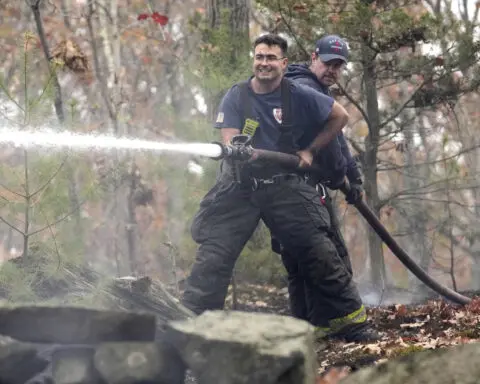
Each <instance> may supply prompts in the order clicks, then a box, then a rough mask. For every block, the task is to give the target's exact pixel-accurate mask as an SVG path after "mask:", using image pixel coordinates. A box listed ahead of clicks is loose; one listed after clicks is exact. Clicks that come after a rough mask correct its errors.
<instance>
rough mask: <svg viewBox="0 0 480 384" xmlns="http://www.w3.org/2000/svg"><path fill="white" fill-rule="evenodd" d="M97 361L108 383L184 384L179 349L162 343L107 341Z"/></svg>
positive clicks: (102, 346)
mask: <svg viewBox="0 0 480 384" xmlns="http://www.w3.org/2000/svg"><path fill="white" fill-rule="evenodd" d="M94 364H95V367H96V369H97V371H98V372H99V373H100V376H101V378H102V379H103V380H104V382H105V383H107V384H140V383H142V384H149V383H151V384H183V383H184V377H185V369H184V365H183V362H182V361H181V360H180V358H179V356H178V355H177V354H176V352H175V351H174V350H172V349H170V348H169V346H168V345H166V344H159V343H104V344H102V345H100V346H99V347H97V350H96V352H95V356H94Z"/></svg>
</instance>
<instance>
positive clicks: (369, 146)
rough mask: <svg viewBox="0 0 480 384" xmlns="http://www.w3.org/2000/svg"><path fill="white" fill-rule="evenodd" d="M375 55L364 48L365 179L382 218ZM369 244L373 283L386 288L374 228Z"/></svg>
mask: <svg viewBox="0 0 480 384" xmlns="http://www.w3.org/2000/svg"><path fill="white" fill-rule="evenodd" d="M374 60H375V59H374V56H373V54H372V52H371V51H370V49H369V48H368V47H366V46H363V47H362V61H363V76H364V80H363V81H364V85H365V91H366V98H367V100H366V102H367V116H368V131H369V133H368V135H367V137H366V138H365V156H364V157H363V158H364V164H363V169H364V176H365V194H366V197H367V201H368V204H369V205H370V207H371V209H372V210H373V212H374V213H375V215H377V216H378V217H379V216H380V198H379V195H378V184H377V153H378V146H379V143H380V117H379V109H378V95H377V81H376V72H375V61H374ZM368 245H369V251H370V272H371V280H372V284H373V285H374V286H376V287H382V286H384V285H385V284H386V281H385V276H386V275H385V261H384V258H383V249H382V240H381V239H380V238H379V237H378V235H377V234H376V233H375V231H374V230H373V229H372V228H370V227H369V228H368Z"/></svg>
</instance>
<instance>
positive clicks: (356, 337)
mask: <svg viewBox="0 0 480 384" xmlns="http://www.w3.org/2000/svg"><path fill="white" fill-rule="evenodd" d="M327 338H328V339H330V340H341V341H346V342H347V343H362V342H375V341H379V340H381V338H382V336H381V335H380V333H378V332H377V331H375V330H374V329H373V328H372V326H371V325H370V324H368V323H367V322H365V323H362V324H353V325H347V326H346V327H344V328H342V329H341V330H339V331H338V332H335V333H333V334H330V335H328V336H327Z"/></svg>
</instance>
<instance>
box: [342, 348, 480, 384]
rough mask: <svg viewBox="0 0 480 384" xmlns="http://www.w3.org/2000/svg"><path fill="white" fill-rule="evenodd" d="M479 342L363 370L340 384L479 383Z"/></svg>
mask: <svg viewBox="0 0 480 384" xmlns="http://www.w3.org/2000/svg"><path fill="white" fill-rule="evenodd" d="M479 362H480V343H475V344H468V345H462V346H456V347H450V348H442V349H437V350H428V351H421V352H416V353H412V354H410V355H407V356H403V357H401V358H398V359H394V360H391V361H389V362H388V363H383V364H381V365H377V366H375V367H369V368H365V369H361V370H359V371H358V372H356V373H354V374H352V375H349V376H348V377H347V378H346V379H344V380H342V382H341V384H417V383H421V384H478V383H480V364H479Z"/></svg>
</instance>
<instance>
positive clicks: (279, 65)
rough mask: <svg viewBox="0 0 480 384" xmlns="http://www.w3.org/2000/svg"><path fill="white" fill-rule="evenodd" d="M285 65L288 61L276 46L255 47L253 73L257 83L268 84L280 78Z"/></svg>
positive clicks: (262, 45) (260, 45)
mask: <svg viewBox="0 0 480 384" xmlns="http://www.w3.org/2000/svg"><path fill="white" fill-rule="evenodd" d="M287 63H288V59H287V58H286V57H283V55H282V50H281V49H280V47H279V46H278V45H272V46H268V45H266V44H259V45H257V46H256V47H255V56H254V58H253V73H254V75H255V78H256V79H257V80H258V81H259V82H262V83H270V82H273V81H275V80H277V79H278V78H279V77H282V75H283V72H284V71H285V68H286V67H287Z"/></svg>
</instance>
